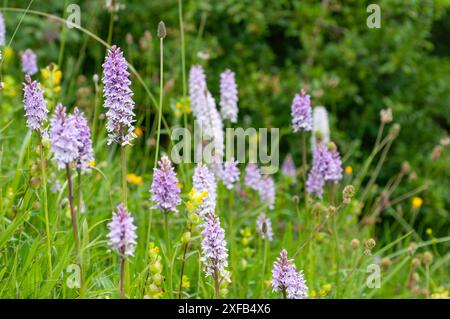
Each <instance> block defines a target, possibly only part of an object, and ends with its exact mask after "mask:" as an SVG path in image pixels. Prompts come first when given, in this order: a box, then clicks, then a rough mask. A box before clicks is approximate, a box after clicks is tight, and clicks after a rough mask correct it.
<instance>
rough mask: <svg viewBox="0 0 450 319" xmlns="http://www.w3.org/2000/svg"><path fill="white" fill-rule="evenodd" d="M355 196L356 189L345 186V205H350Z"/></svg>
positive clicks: (343, 195)
mask: <svg viewBox="0 0 450 319" xmlns="http://www.w3.org/2000/svg"><path fill="white" fill-rule="evenodd" d="M353 196H355V188H354V187H353V185H347V186H345V187H344V190H343V191H342V197H343V199H344V203H345V204H349V203H350V202H351V199H352V197H353Z"/></svg>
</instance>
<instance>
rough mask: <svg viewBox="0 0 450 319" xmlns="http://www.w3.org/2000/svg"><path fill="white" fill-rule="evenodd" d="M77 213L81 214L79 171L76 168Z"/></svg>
mask: <svg viewBox="0 0 450 319" xmlns="http://www.w3.org/2000/svg"><path fill="white" fill-rule="evenodd" d="M77 213H78V214H81V169H79V168H77Z"/></svg>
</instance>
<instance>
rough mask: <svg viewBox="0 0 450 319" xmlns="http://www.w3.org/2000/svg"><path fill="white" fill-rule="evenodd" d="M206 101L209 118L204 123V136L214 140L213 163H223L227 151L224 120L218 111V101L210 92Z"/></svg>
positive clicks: (207, 93)
mask: <svg viewBox="0 0 450 319" xmlns="http://www.w3.org/2000/svg"><path fill="white" fill-rule="evenodd" d="M206 101H207V116H208V118H207V122H205V123H204V124H205V125H204V134H205V136H206V137H210V138H212V143H213V146H214V148H213V154H212V155H213V157H212V159H211V162H217V163H222V160H223V155H224V150H225V144H224V140H225V139H224V132H223V122H222V118H221V117H220V114H219V111H217V108H216V101H215V100H214V97H213V96H212V95H211V93H210V92H209V91H207V92H206Z"/></svg>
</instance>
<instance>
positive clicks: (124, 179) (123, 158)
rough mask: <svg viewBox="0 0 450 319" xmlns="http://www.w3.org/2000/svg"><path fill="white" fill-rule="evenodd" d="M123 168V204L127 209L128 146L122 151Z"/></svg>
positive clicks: (123, 147)
mask: <svg viewBox="0 0 450 319" xmlns="http://www.w3.org/2000/svg"><path fill="white" fill-rule="evenodd" d="M120 157H121V166H122V202H123V204H124V205H125V207H128V198H127V195H128V194H127V154H126V146H122V148H121V150H120Z"/></svg>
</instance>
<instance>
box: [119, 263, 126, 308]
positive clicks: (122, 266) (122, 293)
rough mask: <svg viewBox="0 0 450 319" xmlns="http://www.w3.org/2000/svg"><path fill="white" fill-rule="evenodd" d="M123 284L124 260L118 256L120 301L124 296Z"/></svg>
mask: <svg viewBox="0 0 450 319" xmlns="http://www.w3.org/2000/svg"><path fill="white" fill-rule="evenodd" d="M124 282H125V258H124V257H123V256H120V299H123V298H124V296H125V293H124Z"/></svg>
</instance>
